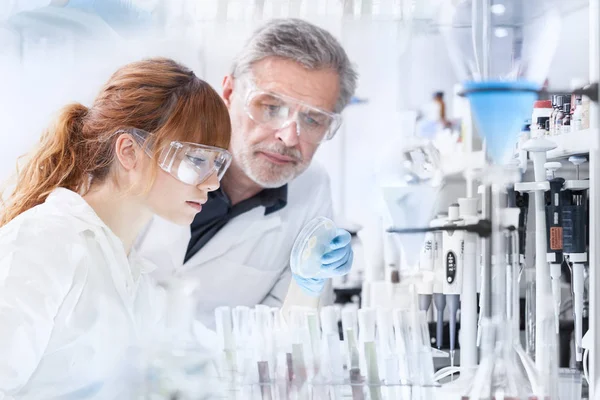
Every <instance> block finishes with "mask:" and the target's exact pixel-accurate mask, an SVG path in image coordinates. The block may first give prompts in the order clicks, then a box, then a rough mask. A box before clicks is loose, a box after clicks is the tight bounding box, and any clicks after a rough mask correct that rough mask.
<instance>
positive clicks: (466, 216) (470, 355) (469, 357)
mask: <svg viewBox="0 0 600 400" xmlns="http://www.w3.org/2000/svg"><path fill="white" fill-rule="evenodd" d="M477 203H478V199H477V198H460V199H458V205H459V210H460V217H461V218H462V219H463V220H464V223H465V224H472V223H474V222H476V221H477V220H478V219H479V216H478V215H477ZM480 242H481V239H480V238H479V237H478V236H477V235H475V234H473V233H465V234H464V260H463V270H462V279H463V282H462V291H461V299H460V303H461V304H460V307H461V314H460V332H461V333H460V335H461V339H460V344H461V352H460V366H461V369H462V368H465V370H467V369H470V368H472V369H474V368H475V367H476V366H477V361H478V352H477V288H478V285H477V276H478V275H480V274H479V268H478V265H479V254H478V253H479V247H480V246H479V244H480ZM466 375H467V373H466V372H465V373H464V374H461V376H463V377H465V376H466Z"/></svg>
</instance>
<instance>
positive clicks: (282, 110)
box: [245, 81, 342, 144]
mask: <svg viewBox="0 0 600 400" xmlns="http://www.w3.org/2000/svg"><path fill="white" fill-rule="evenodd" d="M248 83H249V90H248V93H247V95H246V102H245V110H246V113H247V114H248V116H249V117H250V118H251V119H252V120H253V121H254V122H256V123H258V124H261V125H263V126H266V127H268V128H271V129H274V130H279V129H282V128H285V127H287V126H289V125H290V124H291V123H292V122H296V133H297V135H298V137H299V138H300V140H303V141H306V142H309V143H314V144H318V143H321V142H323V141H325V140H330V139H331V138H333V136H334V135H335V133H336V132H337V130H338V129H339V127H340V125H341V123H342V117H341V115H340V114H335V113H331V112H327V111H325V110H322V109H320V108H317V107H313V106H311V105H309V104H306V103H304V102H302V101H299V100H296V99H294V98H292V97H288V96H285V95H282V94H279V93H274V92H270V91H266V90H262V89H260V88H258V87H257V86H256V85H255V84H254V83H253V82H251V81H249V82H248Z"/></svg>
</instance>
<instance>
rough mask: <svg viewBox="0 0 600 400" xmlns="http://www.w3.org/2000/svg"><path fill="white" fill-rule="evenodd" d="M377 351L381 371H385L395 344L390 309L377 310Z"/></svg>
mask: <svg viewBox="0 0 600 400" xmlns="http://www.w3.org/2000/svg"><path fill="white" fill-rule="evenodd" d="M376 318H377V350H378V356H379V357H378V358H379V363H380V364H379V369H380V370H381V371H384V370H385V360H386V359H387V358H389V357H390V356H391V355H392V352H393V349H394V347H395V346H394V343H393V327H392V323H393V317H392V310H391V309H389V308H378V309H377V316H376Z"/></svg>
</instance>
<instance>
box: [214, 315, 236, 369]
mask: <svg viewBox="0 0 600 400" xmlns="http://www.w3.org/2000/svg"><path fill="white" fill-rule="evenodd" d="M215 323H216V328H217V335H218V336H219V338H220V340H221V349H222V351H223V357H224V359H223V364H222V373H223V374H224V375H230V374H233V372H234V371H235V369H236V368H235V357H236V356H235V341H234V336H233V324H232V318H231V308H229V307H227V306H223V307H217V308H216V309H215Z"/></svg>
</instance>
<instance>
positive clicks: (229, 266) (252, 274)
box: [138, 19, 357, 326]
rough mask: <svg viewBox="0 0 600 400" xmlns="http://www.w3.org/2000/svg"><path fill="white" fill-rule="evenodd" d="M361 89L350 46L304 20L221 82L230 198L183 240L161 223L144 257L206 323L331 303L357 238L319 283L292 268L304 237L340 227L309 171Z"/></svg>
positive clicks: (342, 236) (250, 50) (262, 37)
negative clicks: (189, 291)
mask: <svg viewBox="0 0 600 400" xmlns="http://www.w3.org/2000/svg"><path fill="white" fill-rule="evenodd" d="M356 80H357V73H356V72H355V70H354V68H353V67H352V65H351V63H350V61H349V59H348V56H347V55H346V52H345V51H344V49H343V48H342V46H341V45H340V43H339V42H338V41H337V40H336V39H335V38H334V37H333V36H332V35H331V34H330V33H329V32H327V31H325V30H324V29H321V28H319V27H317V26H315V25H313V24H311V23H309V22H306V21H303V20H299V19H277V20H272V21H269V22H267V23H266V24H265V25H264V26H262V27H261V28H259V29H258V30H257V31H255V33H254V34H253V36H252V37H251V38H250V40H249V41H248V42H247V43H246V45H245V46H244V48H243V50H242V51H241V53H240V54H238V56H237V57H236V58H235V61H234V63H233V66H232V69H231V71H230V73H229V75H227V76H225V78H224V79H223V93H222V96H223V99H224V100H225V103H226V104H227V106H228V108H229V112H230V115H231V122H232V137H231V144H230V148H229V150H230V151H231V153H232V154H233V162H232V165H231V167H230V168H229V170H228V171H227V172H226V174H225V176H224V177H223V179H222V181H221V189H220V190H218V191H215V192H212V193H211V194H210V195H209V199H208V201H207V202H206V203H205V204H204V205H203V206H202V208H203V209H202V211H201V212H200V213H198V215H197V216H196V219H195V220H194V222H193V224H192V226H191V229H190V230H188V231H186V232H185V234H177V232H176V231H174V230H172V228H167V227H166V225H165V223H164V221H163V222H157V221H156V220H155V221H153V223H152V226H151V227H150V229H149V230H148V231H147V233H146V234H145V235H144V236H143V237H142V238H141V241H140V242H139V243H140V245H139V246H138V247H139V249H140V250H141V252H142V254H143V255H145V256H147V257H148V258H150V259H152V260H153V261H155V262H156V263H157V264H158V265H159V267H160V269H161V272H159V273H158V275H157V276H159V278H162V277H164V276H165V273H166V274H167V275H169V276H170V275H172V274H175V275H176V276H179V277H183V278H185V279H186V280H188V279H192V280H194V281H195V282H197V285H198V290H197V291H196V293H197V294H196V296H197V297H198V300H199V310H198V311H199V315H198V316H199V317H200V318H201V320H203V322H205V323H206V324H207V325H208V326H212V325H213V313H214V309H215V307H218V306H221V305H228V306H232V307H233V306H238V305H245V306H250V307H252V306H254V305H256V304H266V305H269V306H276V307H280V306H282V303H283V305H284V306H287V305H311V306H316V305H318V303H319V298H320V300H321V304H323V303H324V302H330V301H331V294H332V291H331V288H330V285H328V282H329V281H330V279H329V278H331V277H333V276H336V275H343V274H346V273H348V272H349V270H350V267H351V264H352V257H353V253H352V249H351V247H350V234H349V233H348V232H346V231H344V230H341V229H339V230H338V231H337V236H336V237H335V238H334V239H333V241H332V242H331V243H330V245H329V247H328V248H327V249H326V252H325V254H324V256H323V257H322V258H321V264H322V265H321V269H320V272H319V274H318V278H303V277H301V276H299V275H295V274H293V273H292V271H291V270H290V266H289V264H290V253H291V250H292V247H293V244H294V240H295V239H296V237H297V236H298V234H299V233H300V231H301V230H302V229H303V227H305V226H306V225H307V223H308V222H309V221H311V220H313V219H314V218H316V217H320V216H324V217H329V218H331V217H332V214H333V213H332V202H331V194H330V186H329V178H328V176H327V173H326V172H325V171H324V170H323V169H322V168H321V167H320V166H318V165H315V164H311V160H312V158H313V155H314V154H315V152H316V150H317V148H318V147H319V145H320V143H322V142H323V141H326V140H329V139H331V138H332V137H333V136H334V135H335V133H336V131H337V130H338V128H339V126H340V124H341V115H340V113H341V111H342V110H343V109H344V107H345V106H346V105H347V104H348V103H349V101H350V98H351V97H352V95H353V94H354V91H355V88H356ZM165 249H166V250H168V251H165ZM169 265H171V266H172V268H171V270H168V269H167V270H166V271H165V268H164V266H169ZM286 294H287V296H286ZM284 299H285V301H284Z"/></svg>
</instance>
